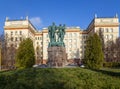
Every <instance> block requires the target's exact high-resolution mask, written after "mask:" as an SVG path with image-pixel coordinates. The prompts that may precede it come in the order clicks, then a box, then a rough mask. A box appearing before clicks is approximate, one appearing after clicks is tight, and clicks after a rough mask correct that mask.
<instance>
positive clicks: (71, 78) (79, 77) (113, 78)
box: [0, 68, 120, 89]
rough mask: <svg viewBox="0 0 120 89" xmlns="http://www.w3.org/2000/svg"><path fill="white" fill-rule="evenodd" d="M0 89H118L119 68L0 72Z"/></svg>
mask: <svg viewBox="0 0 120 89" xmlns="http://www.w3.org/2000/svg"><path fill="white" fill-rule="evenodd" d="M0 89H120V68H119V69H108V68H104V69H101V70H89V69H83V68H57V69H56V68H42V69H41V68H31V69H21V70H15V71H8V72H3V71H2V72H0Z"/></svg>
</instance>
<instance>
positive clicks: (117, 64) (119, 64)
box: [103, 62, 120, 67]
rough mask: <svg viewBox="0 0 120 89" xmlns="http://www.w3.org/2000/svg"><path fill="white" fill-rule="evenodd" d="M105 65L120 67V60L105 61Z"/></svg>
mask: <svg viewBox="0 0 120 89" xmlns="http://www.w3.org/2000/svg"><path fill="white" fill-rule="evenodd" d="M103 66H104V67H120V62H105V63H103Z"/></svg>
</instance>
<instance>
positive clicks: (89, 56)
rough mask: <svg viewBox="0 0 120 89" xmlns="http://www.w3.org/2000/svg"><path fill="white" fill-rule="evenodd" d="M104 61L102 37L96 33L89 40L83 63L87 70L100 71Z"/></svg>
mask: <svg viewBox="0 0 120 89" xmlns="http://www.w3.org/2000/svg"><path fill="white" fill-rule="evenodd" d="M103 60H104V56H103V51H102V43H101V40H100V37H99V36H98V35H97V34H96V33H95V34H93V35H91V36H89V37H88V39H87V44H86V50H85V56H84V60H83V62H84V64H85V66H86V67H87V68H91V69H99V68H101V67H102V65H103Z"/></svg>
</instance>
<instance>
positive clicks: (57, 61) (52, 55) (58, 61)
mask: <svg viewBox="0 0 120 89" xmlns="http://www.w3.org/2000/svg"><path fill="white" fill-rule="evenodd" d="M66 63H67V54H66V50H65V47H57V46H55V47H48V63H47V65H48V67H53V68H54V67H55V68H57V67H64V65H65V64H66Z"/></svg>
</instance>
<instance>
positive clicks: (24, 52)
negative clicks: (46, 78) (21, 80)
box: [16, 38, 35, 68]
mask: <svg viewBox="0 0 120 89" xmlns="http://www.w3.org/2000/svg"><path fill="white" fill-rule="evenodd" d="M34 64H35V54H34V47H33V42H32V40H31V39H30V38H27V39H25V40H23V41H22V42H21V43H20V45H19V48H18V50H17V54H16V67H18V68H29V67H32V66H33V65H34Z"/></svg>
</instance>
